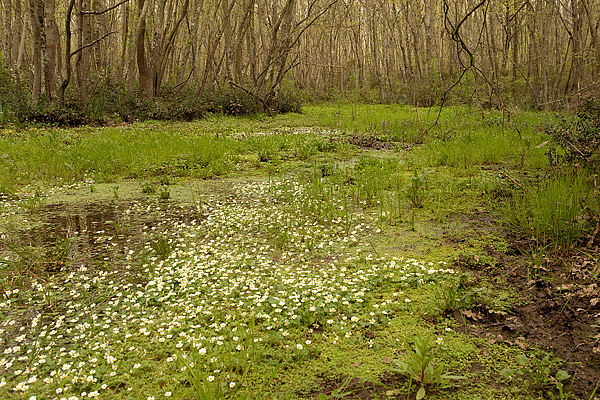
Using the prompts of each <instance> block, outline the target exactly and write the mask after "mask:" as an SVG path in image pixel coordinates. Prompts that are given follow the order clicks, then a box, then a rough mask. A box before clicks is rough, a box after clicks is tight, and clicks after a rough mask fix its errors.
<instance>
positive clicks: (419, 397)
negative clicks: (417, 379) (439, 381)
mask: <svg viewBox="0 0 600 400" xmlns="http://www.w3.org/2000/svg"><path fill="white" fill-rule="evenodd" d="M423 397H425V386H421V388H420V389H419V391H418V392H417V400H421V399H422V398H423Z"/></svg>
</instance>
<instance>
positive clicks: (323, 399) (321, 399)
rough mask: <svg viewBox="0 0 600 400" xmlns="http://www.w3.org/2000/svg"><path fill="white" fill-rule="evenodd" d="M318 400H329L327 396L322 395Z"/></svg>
mask: <svg viewBox="0 0 600 400" xmlns="http://www.w3.org/2000/svg"><path fill="white" fill-rule="evenodd" d="M317 400H327V396H326V395H324V394H323V393H321V394H319V396H317Z"/></svg>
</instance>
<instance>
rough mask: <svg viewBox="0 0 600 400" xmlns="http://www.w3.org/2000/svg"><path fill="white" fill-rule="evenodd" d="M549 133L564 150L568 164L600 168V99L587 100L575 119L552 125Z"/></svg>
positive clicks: (548, 130) (548, 129)
mask: <svg viewBox="0 0 600 400" xmlns="http://www.w3.org/2000/svg"><path fill="white" fill-rule="evenodd" d="M547 133H548V134H550V135H551V136H552V138H553V139H554V140H555V141H556V143H558V144H559V145H560V146H561V147H562V148H563V149H564V151H565V155H564V158H565V160H566V161H567V162H568V163H571V164H580V165H584V166H590V167H598V166H600V154H599V150H600V99H594V98H588V99H586V100H585V101H584V102H583V103H582V104H581V106H580V107H579V111H578V112H577V117H576V118H575V119H573V120H570V121H569V120H563V121H562V122H560V123H559V124H555V125H552V126H550V127H549V128H547Z"/></svg>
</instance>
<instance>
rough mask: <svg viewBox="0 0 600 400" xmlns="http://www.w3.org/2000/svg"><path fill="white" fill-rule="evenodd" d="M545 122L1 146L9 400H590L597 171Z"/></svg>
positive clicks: (283, 121)
mask: <svg viewBox="0 0 600 400" xmlns="http://www.w3.org/2000/svg"><path fill="white" fill-rule="evenodd" d="M558 120H559V119H558V118H556V117H555V116H553V115H549V114H542V113H535V112H514V113H508V112H500V111H481V110H473V109H471V108H466V107H453V108H447V109H444V110H443V111H442V113H441V115H440V116H439V119H438V118H437V113H435V112H433V111H431V110H427V109H418V108H412V107H402V106H389V105H381V106H371V105H337V104H336V105H328V106H310V107H306V108H305V110H304V111H303V114H283V115H277V116H275V117H273V118H270V117H266V116H245V117H236V118H234V117H228V116H222V115H212V116H210V117H208V118H206V119H202V120H197V121H193V122H188V123H170V124H167V123H161V122H145V123H135V124H133V125H129V126H123V127H110V128H88V127H85V128H77V129H70V130H64V129H29V130H23V131H19V130H17V131H15V130H5V131H3V132H2V135H1V136H0V147H1V148H2V149H3V154H2V155H1V157H0V192H1V193H2V195H1V196H2V197H0V217H1V218H0V221H2V222H0V255H1V258H0V272H1V274H0V289H1V293H2V299H1V301H0V350H1V351H2V354H1V355H0V397H3V398H15V399H17V398H27V399H29V398H32V397H33V398H36V399H46V398H47V399H54V398H56V399H59V400H60V399H78V400H81V399H83V398H115V399H143V400H146V399H154V400H156V399H162V398H171V397H172V398H178V399H301V398H305V399H309V398H312V399H315V398H316V399H321V400H322V399H333V398H361V399H362V398H374V399H386V398H415V397H416V398H418V399H421V398H438V399H474V398H481V399H504V398H512V396H514V395H518V396H520V397H519V398H523V399H537V398H548V399H553V398H557V399H558V398H560V399H563V398H585V399H586V400H587V399H591V398H593V396H594V387H595V385H596V384H597V382H598V379H600V375H599V373H598V371H600V369H599V368H598V365H599V363H598V362H599V360H598V356H597V354H598V352H600V345H599V344H598V336H597V335H599V334H600V332H598V324H597V317H596V321H595V320H594V318H595V317H594V315H595V314H596V313H597V312H599V310H598V306H599V304H598V303H599V302H598V298H600V294H599V293H598V291H597V287H598V275H599V274H598V268H597V266H596V260H597V257H598V254H597V250H596V247H595V246H596V242H597V238H596V235H597V234H598V232H597V226H598V215H599V212H600V210H599V208H600V206H599V205H598V204H599V202H598V188H597V183H596V179H595V177H596V175H595V174H596V170H595V169H594V166H593V165H592V164H587V165H585V166H583V165H581V164H582V163H581V162H579V161H577V160H575V158H574V157H571V156H569V154H571V153H569V151H570V150H567V149H564V146H563V147H561V143H559V142H558V141H556V140H553V139H552V135H553V134H552V131H551V130H548V129H545V127H546V126H547V125H548V124H553V123H555V122H556V121H558ZM563 124H566V122H565V123H563ZM553 126H561V125H553ZM563 126H565V125H563ZM577 126H579V125H577ZM586 126H588V125H586ZM556 129H558V128H556ZM577 129H579V128H577ZM577 129H574V130H573V132H576V131H577ZM592 143H594V142H592ZM557 160H558V162H557ZM540 293H542V294H540ZM594 299H595V300H594ZM584 307H586V308H584ZM575 308H577V310H585V312H584V311H577V312H575ZM548 316H550V317H551V318H554V319H553V320H552V322H551V323H546V321H547V318H549V317H548ZM594 321H595V322H594ZM574 323H576V324H577V325H578V326H579V328H578V329H579V330H578V331H574V330H569V329H570V328H568V327H569V326H571V325H572V324H574ZM574 344H575V346H577V347H576V348H575V349H573V345H574ZM590 395H591V396H590Z"/></svg>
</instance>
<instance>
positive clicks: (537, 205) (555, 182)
mask: <svg viewBox="0 0 600 400" xmlns="http://www.w3.org/2000/svg"><path fill="white" fill-rule="evenodd" d="M598 212H600V204H599V203H598V188H597V185H596V175H595V174H593V173H591V172H590V171H587V170H575V171H567V172H558V173H557V174H556V175H555V176H552V177H550V178H549V179H547V180H543V181H542V182H540V183H538V184H536V185H535V186H533V187H530V188H528V189H526V190H525V192H524V193H522V194H516V195H515V196H513V198H512V200H511V201H509V202H508V203H506V204H505V205H503V206H501V207H500V213H501V215H502V216H503V217H504V219H505V220H506V221H507V223H508V224H509V225H511V226H512V227H514V228H516V229H518V230H520V231H521V232H522V233H523V234H525V235H529V236H532V237H534V238H536V239H537V241H538V243H539V245H541V246H553V247H560V248H562V249H566V250H569V249H572V247H573V246H574V245H576V244H577V243H578V242H579V241H581V240H583V239H584V238H585V235H586V234H587V233H591V232H590V229H591V228H592V227H591V226H590V224H589V222H588V221H587V220H586V218H593V217H592V216H594V215H598Z"/></svg>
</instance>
